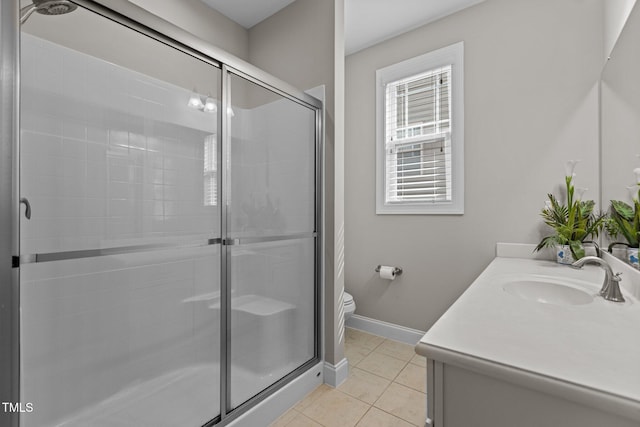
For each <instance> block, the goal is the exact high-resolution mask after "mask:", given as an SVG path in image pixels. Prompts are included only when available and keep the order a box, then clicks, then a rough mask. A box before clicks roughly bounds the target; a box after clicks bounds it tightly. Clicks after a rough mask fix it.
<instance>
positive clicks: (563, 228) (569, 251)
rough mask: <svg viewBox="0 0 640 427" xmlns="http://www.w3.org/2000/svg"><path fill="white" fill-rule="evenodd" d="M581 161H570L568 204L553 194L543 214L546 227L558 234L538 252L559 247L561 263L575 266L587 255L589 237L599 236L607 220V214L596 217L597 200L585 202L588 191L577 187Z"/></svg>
mask: <svg viewBox="0 0 640 427" xmlns="http://www.w3.org/2000/svg"><path fill="white" fill-rule="evenodd" d="M577 162H578V161H577V160H570V161H569V162H567V167H566V176H565V185H566V201H565V202H564V203H561V202H560V201H559V200H558V199H556V197H555V196H554V195H553V194H548V197H549V200H548V202H547V203H546V206H545V208H544V209H543V210H542V212H541V214H540V215H541V216H542V218H543V219H544V222H545V224H547V225H548V226H549V227H551V228H553V230H554V231H555V233H554V234H552V235H549V236H546V237H544V238H543V239H542V240H541V241H540V243H538V246H536V249H535V250H536V251H539V250H541V249H542V248H545V247H555V248H556V255H557V256H556V260H557V261H558V262H559V263H561V264H571V263H573V262H574V261H575V260H578V259H580V258H582V257H584V256H585V249H584V244H583V243H585V241H586V240H587V238H588V237H592V238H595V237H598V234H599V233H600V231H601V230H602V228H603V226H604V221H605V215H604V214H596V213H594V211H593V209H594V207H595V202H594V201H593V200H582V194H583V193H584V192H585V191H586V189H576V188H575V187H574V185H573V179H574V178H575V174H574V173H573V170H574V168H575V165H576V163H577Z"/></svg>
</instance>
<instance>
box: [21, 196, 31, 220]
mask: <svg viewBox="0 0 640 427" xmlns="http://www.w3.org/2000/svg"><path fill="white" fill-rule="evenodd" d="M20 203H24V205H25V207H26V209H25V210H24V216H25V217H27V219H31V203H29V200H28V199H27V198H26V197H23V198H21V199H20Z"/></svg>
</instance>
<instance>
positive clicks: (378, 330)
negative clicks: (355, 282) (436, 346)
mask: <svg viewBox="0 0 640 427" xmlns="http://www.w3.org/2000/svg"><path fill="white" fill-rule="evenodd" d="M347 327H348V328H353V329H359V330H361V331H364V332H369V333H370V334H374V335H379V336H381V337H384V338H388V339H390V340H394V341H400V342H403V343H405V344H411V345H416V344H417V343H418V341H420V338H422V336H423V335H424V334H425V333H426V332H424V331H419V330H417V329H411V328H407V327H404V326H400V325H394V324H393V323H387V322H383V321H382V320H376V319H371V318H369V317H364V316H359V315H357V314H354V315H353V316H351V317H350V318H349V319H347Z"/></svg>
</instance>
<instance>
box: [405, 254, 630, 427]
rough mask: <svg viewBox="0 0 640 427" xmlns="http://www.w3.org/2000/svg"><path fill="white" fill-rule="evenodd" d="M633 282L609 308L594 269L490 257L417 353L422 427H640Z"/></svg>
mask: <svg viewBox="0 0 640 427" xmlns="http://www.w3.org/2000/svg"><path fill="white" fill-rule="evenodd" d="M610 258H613V257H608V258H607V259H608V260H609V262H610V263H614V262H619V261H618V260H615V259H610ZM621 267H622V266H618V265H615V266H614V269H615V271H621V270H620V268H621ZM630 277H633V275H631V274H627V273H625V274H624V275H623V279H622V282H621V289H622V292H623V294H624V296H625V298H626V299H627V301H626V302H625V303H613V302H610V301H606V300H604V299H603V298H601V297H600V296H599V295H598V292H599V289H600V287H601V285H602V282H603V280H604V271H603V270H602V269H601V268H599V267H596V266H586V267H585V268H584V269H582V270H575V269H572V268H568V267H566V266H561V265H559V264H557V263H555V262H552V261H546V260H534V259H521V258H510V257H498V258H496V259H494V261H493V262H491V264H490V265H489V266H488V267H487V268H486V269H485V271H484V272H483V273H482V274H481V275H480V276H478V278H477V279H476V280H475V281H474V282H473V283H472V284H471V286H470V287H469V288H468V289H467V290H466V291H465V292H464V293H463V294H462V296H461V297H460V298H459V299H458V300H457V301H456V302H455V303H454V304H453V305H452V306H451V307H450V308H449V309H448V310H447V312H446V313H445V314H443V315H442V317H440V319H438V321H437V322H436V323H435V324H434V325H433V326H432V327H431V328H430V329H429V331H428V332H427V333H426V334H425V335H424V336H423V337H422V339H421V340H420V341H419V342H418V344H417V345H416V353H418V354H420V355H421V356H424V357H426V358H427V368H426V369H427V402H426V405H427V418H428V419H427V421H426V424H425V425H426V426H427V427H534V426H535V427H540V426H545V427H640V340H638V339H637V336H638V335H637V328H638V325H640V301H639V300H638V295H639V294H640V290H639V286H638V284H637V283H635V282H633V283H632V282H630V279H629V278H630ZM514 289H515V290H516V291H517V292H514ZM538 293H540V295H539V296H540V297H538ZM578 294H579V295H580V296H581V297H580V298H574V296H575V295H578ZM583 297H584V298H583Z"/></svg>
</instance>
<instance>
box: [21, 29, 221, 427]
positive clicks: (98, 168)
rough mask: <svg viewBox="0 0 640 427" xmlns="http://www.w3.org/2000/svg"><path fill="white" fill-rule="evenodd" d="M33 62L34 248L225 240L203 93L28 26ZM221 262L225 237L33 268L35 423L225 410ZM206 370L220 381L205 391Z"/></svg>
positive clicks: (27, 371)
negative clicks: (192, 103)
mask: <svg viewBox="0 0 640 427" xmlns="http://www.w3.org/2000/svg"><path fill="white" fill-rule="evenodd" d="M21 68H22V72H23V77H22V82H21V89H22V91H21V93H22V99H21V147H22V150H21V155H22V159H21V163H22V165H21V166H22V170H21V196H22V197H27V198H28V199H29V200H30V202H31V205H32V208H33V214H32V218H31V220H26V219H25V218H22V219H21V232H22V238H21V253H22V254H34V253H48V252H60V251H78V250H83V249H96V248H109V247H118V246H128V245H140V244H149V243H176V242H204V241H206V239H207V238H213V237H219V215H218V209H219V207H218V206H205V204H204V203H203V193H204V186H203V183H204V176H203V167H204V157H203V156H204V142H205V138H207V137H208V136H209V135H212V134H215V133H216V128H217V123H216V120H217V119H216V115H215V114H207V113H204V112H202V111H197V110H193V109H190V108H187V106H186V103H187V100H188V99H189V95H190V92H191V88H189V89H186V88H181V87H177V86H174V85H171V84H169V83H165V82H162V81H160V80H157V79H153V78H150V77H147V76H145V75H143V74H140V73H137V72H135V71H131V70H128V69H125V68H121V67H119V66H117V65H115V64H111V63H108V62H105V61H102V60H100V59H97V58H94V57H91V56H88V55H85V54H81V53H78V52H75V51H73V50H70V49H67V48H65V47H62V46H59V45H56V44H53V43H51V42H48V41H44V40H42V39H38V38H35V37H33V36H30V35H28V34H23V35H22V64H21ZM186 72H188V70H186ZM219 73H220V71H219V70H217V69H215V68H213V67H211V79H212V80H213V79H216V78H217V79H219ZM218 81H219V80H218ZM219 266H220V248H219V247H218V246H209V247H201V248H188V249H172V250H160V251H152V252H143V253H131V254H121V255H112V256H103V257H96V258H83V259H76V260H69V261H53V262H44V263H36V264H24V265H23V266H22V268H21V312H22V325H21V341H22V349H21V357H22V378H21V379H22V394H23V398H22V401H23V402H31V403H32V404H33V407H34V411H33V412H32V413H26V414H23V419H22V425H24V426H25V427H29V426H38V427H39V426H47V425H58V423H61V422H63V421H68V420H69V419H73V418H74V417H77V416H81V417H84V418H82V419H83V420H84V421H81V422H80V421H79V422H77V423H76V424H75V425H83V422H84V423H85V424H84V425H101V424H100V422H99V421H98V419H94V418H92V417H102V416H104V417H106V418H107V419H111V420H112V421H113V420H114V419H117V418H118V417H122V419H125V420H126V419H128V420H129V421H131V420H134V419H137V420H146V421H144V422H147V423H148V424H149V425H161V424H162V423H159V424H158V423H155V422H154V421H151V419H149V418H148V417H149V416H150V415H153V417H154V418H152V419H155V420H165V421H166V420H170V419H172V418H171V417H177V418H178V419H181V420H184V422H186V423H188V424H193V425H201V424H203V423H205V422H206V421H208V420H210V419H212V418H214V417H215V416H216V415H217V413H218V409H217V405H218V403H219V398H218V396H219V383H218V371H219V367H218V360H219V353H220V347H219V324H220V323H219V317H218V316H219V313H218V312H217V311H215V310H210V309H209V306H210V305H211V304H213V303H215V302H216V301H217V300H218V299H219V295H220V292H219V291H220V285H219V277H220V270H219ZM193 369H199V370H200V371H204V372H206V375H198V376H197V377H198V378H200V379H202V378H207V381H206V382H202V381H201V383H199V386H197V387H195V389H194V386H193V384H190V383H189V381H190V379H191V378H193V376H190V375H189V373H190V372H192V371H193ZM176 390H182V391H181V392H180V393H181V394H180V396H176V395H175V393H174V392H175V391H176ZM172 393H173V394H172ZM185 393H187V394H185ZM185 396H190V397H189V398H188V400H189V402H190V403H189V405H183V406H180V407H174V406H173V403H175V402H177V401H178V400H176V399H180V398H182V399H185ZM146 402H153V407H154V411H153V412H151V411H149V412H148V413H146V414H145V413H144V412H145V411H144V406H145V403H146ZM180 409H181V410H182V412H181V411H180ZM134 413H135V414H134ZM136 417H137V418H136ZM145 417H147V418H145ZM87 420H92V421H90V422H89V424H87V422H88V421H87ZM163 422H164V421H163ZM65 425H66V424H65ZM69 425H74V424H73V422H71V423H70V424H69Z"/></svg>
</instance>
